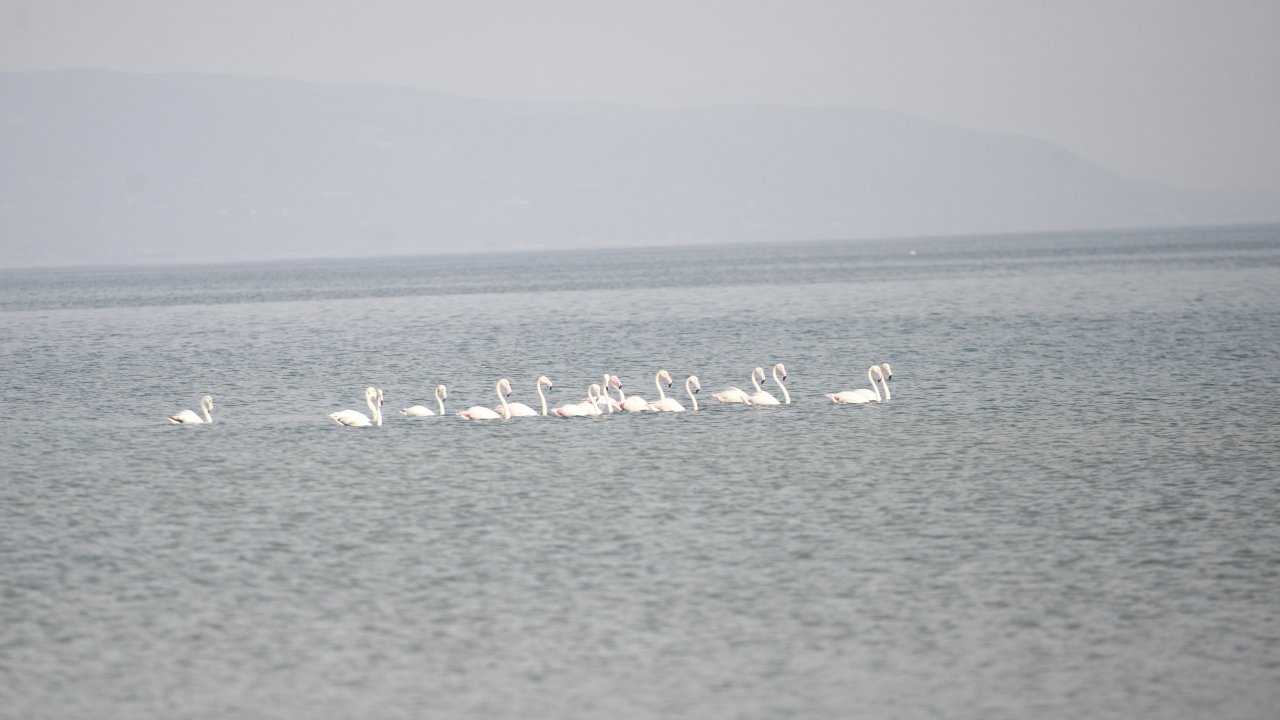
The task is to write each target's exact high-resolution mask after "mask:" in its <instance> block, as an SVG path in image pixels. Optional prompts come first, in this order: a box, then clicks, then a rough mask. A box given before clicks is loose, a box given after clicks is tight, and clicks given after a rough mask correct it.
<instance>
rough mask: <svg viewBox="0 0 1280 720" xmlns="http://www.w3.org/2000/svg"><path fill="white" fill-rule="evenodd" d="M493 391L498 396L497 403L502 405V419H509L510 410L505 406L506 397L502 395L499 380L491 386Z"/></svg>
mask: <svg viewBox="0 0 1280 720" xmlns="http://www.w3.org/2000/svg"><path fill="white" fill-rule="evenodd" d="M493 391H494V392H495V393H497V394H498V402H500V403H502V419H503V420H510V419H511V408H510V407H509V406H508V405H507V396H506V395H503V394H502V381H501V380H499V381H498V384H497V385H494V386H493Z"/></svg>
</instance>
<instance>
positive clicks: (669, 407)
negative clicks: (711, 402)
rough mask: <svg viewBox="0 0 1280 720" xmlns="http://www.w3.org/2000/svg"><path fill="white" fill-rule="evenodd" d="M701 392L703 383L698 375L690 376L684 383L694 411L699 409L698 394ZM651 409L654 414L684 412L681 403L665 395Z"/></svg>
mask: <svg viewBox="0 0 1280 720" xmlns="http://www.w3.org/2000/svg"><path fill="white" fill-rule="evenodd" d="M700 390H702V381H701V380H699V379H698V376H697V375H690V376H689V377H688V378H687V379H686V380H685V381H684V391H685V393H687V394H688V395H689V399H690V400H692V401H693V409H694V410H697V409H698V396H697V394H696V393H698V392H699V391H700ZM649 409H650V410H652V411H654V412H684V406H683V405H681V404H680V401H678V400H676V399H675V398H669V397H666V396H665V395H664V396H663V397H662V398H661V399H660V400H658V401H657V402H655V403H653V404H652V405H650V406H649Z"/></svg>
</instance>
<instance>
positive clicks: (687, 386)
mask: <svg viewBox="0 0 1280 720" xmlns="http://www.w3.org/2000/svg"><path fill="white" fill-rule="evenodd" d="M772 376H773V383H774V385H777V386H778V389H779V390H781V391H782V400H779V399H778V398H777V397H775V396H774V395H773V394H772V393H770V392H769V391H768V390H765V389H764V387H763V384H764V383H765V382H766V381H767V376H766V375H765V371H764V368H761V367H758V368H756V369H754V370H752V371H751V385H752V386H753V387H754V388H755V392H753V393H748V392H747V391H745V390H740V389H738V388H736V387H729V388H725V389H724V390H721V391H720V392H718V393H712V395H711V396H712V397H714V398H715V399H716V400H718V401H720V402H721V403H726V404H734V403H737V404H741V405H757V406H763V405H790V404H791V393H790V392H788V391H787V386H786V385H783V381H784V380H786V379H787V369H786V367H784V366H783V364H782V363H777V364H775V365H774V366H773V368H772ZM891 379H893V369H892V368H890V367H889V363H887V362H886V363H881V364H879V365H872V366H871V367H869V368H867V382H869V383H870V384H871V387H870V388H869V389H868V388H859V389H857V390H843V391H841V392H836V393H827V395H826V397H827V398H828V399H829V400H831V402H834V403H839V404H849V405H858V404H863V403H869V402H884V401H887V400H889V399H890V398H891V397H892V395H891V394H890V393H889V380H891ZM664 381H665V384H666V387H668V388H670V387H671V386H672V384H673V381H672V379H671V373H669V372H667V371H666V370H659V371H658V373H657V374H656V375H654V377H653V385H654V387H655V388H657V390H658V399H657V400H654V401H649V400H646V399H644V398H643V397H641V396H639V395H627V394H626V393H625V392H623V390H622V380H621V379H619V378H618V376H617V375H610V374H607V373H606V374H605V375H604V376H603V378H602V380H601V382H599V383H592V384H591V386H590V387H588V388H587V397H586V398H585V399H583V400H580V401H578V402H573V403H568V404H566V405H561V406H559V407H554V408H550V409H548V408H547V396H546V395H545V394H543V392H542V388H543V386H546V388H547V389H548V390H550V389H552V388H553V387H555V386H554V385H553V384H552V382H551V380H550V379H549V378H548V377H547V376H546V375H543V376H542V377H540V378H538V382H537V383H536V385H535V386H534V390H535V391H536V392H537V393H538V400H539V402H540V403H541V405H542V408H541V411H538V410H535V409H534V408H531V407H529V406H528V405H526V404H524V403H522V402H509V401H508V400H507V398H508V397H510V396H511V392H512V390H511V381H510V380H508V379H506V378H502V379H501V380H499V381H498V383H497V384H496V385H495V386H494V388H493V389H494V392H495V393H496V394H497V396H498V405H495V406H494V407H486V406H484V405H473V406H471V407H469V408H467V409H466V410H462V411H460V412H458V413H457V416H458V417H460V418H462V419H464V420H510V419H511V418H514V417H538V416H547V415H555V416H557V417H592V416H596V415H603V414H605V413H613V412H633V413H635V412H683V411H684V410H685V407H684V405H683V404H681V403H680V401H679V400H677V399H676V398H674V397H668V396H667V393H666V391H665V390H664V389H663V383H664ZM877 381H879V385H877V384H876V383H877ZM881 387H883V388H884V394H883V395H881V393H880V388H881ZM701 390H702V381H700V380H699V379H698V376H697V375H690V376H689V377H688V378H686V379H685V381H684V391H685V394H687V395H688V396H689V401H690V402H691V403H692V405H693V408H692V409H693V410H697V409H698V392H699V391H701ZM615 391H616V392H617V394H618V397H617V399H614V397H613V395H612V393H613V392H615ZM448 397H449V390H448V388H446V387H445V386H444V385H437V386H436V391H435V400H436V407H437V410H432V409H431V408H429V407H426V406H424V405H414V406H412V407H407V408H404V409H402V410H401V411H400V414H401V415H406V416H409V417H427V416H434V415H444V414H445V410H444V401H445V400H446V399H447V398H448ZM382 399H383V394H382V390H380V389H378V388H375V387H368V388H365V391H364V401H365V404H367V405H368V406H369V415H365V414H364V413H362V412H360V411H358V410H338V411H337V412H331V413H329V418H330V419H332V420H333V421H334V422H336V423H338V424H339V425H345V426H346V427H381V426H382ZM167 419H168V420H169V422H170V423H173V424H175V425H206V424H209V425H211V424H213V396H212V395H205V396H204V397H202V398H200V413H199V414H197V413H196V412H194V411H192V410H183V411H182V412H180V413H177V414H176V415H169V416H167Z"/></svg>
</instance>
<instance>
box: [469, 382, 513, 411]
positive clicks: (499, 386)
mask: <svg viewBox="0 0 1280 720" xmlns="http://www.w3.org/2000/svg"><path fill="white" fill-rule="evenodd" d="M504 385H505V386H506V387H507V392H511V389H510V388H511V383H510V382H509V381H508V380H507V379H506V378H502V379H501V380H499V381H498V382H497V384H495V385H494V386H493V391H494V392H496V393H497V394H498V401H499V402H501V403H502V414H501V415H499V414H498V413H496V412H494V411H493V410H491V409H489V408H487V407H485V406H483V405H472V406H471V407H469V408H467V409H466V410H463V411H461V412H459V413H458V417H460V418H462V419H463V420H510V419H511V408H509V407H507V396H506V395H503V394H502V388H503V386H504Z"/></svg>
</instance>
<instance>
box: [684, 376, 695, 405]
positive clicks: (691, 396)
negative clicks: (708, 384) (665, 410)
mask: <svg viewBox="0 0 1280 720" xmlns="http://www.w3.org/2000/svg"><path fill="white" fill-rule="evenodd" d="M692 383H693V376H692V375H690V376H689V377H688V378H686V379H685V381H684V391H685V393H687V394H688V395H689V399H690V400H691V401H693V409H694V410H697V409H698V396H697V395H695V394H694V392H693V388H692V387H690V385H691V384H692Z"/></svg>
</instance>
